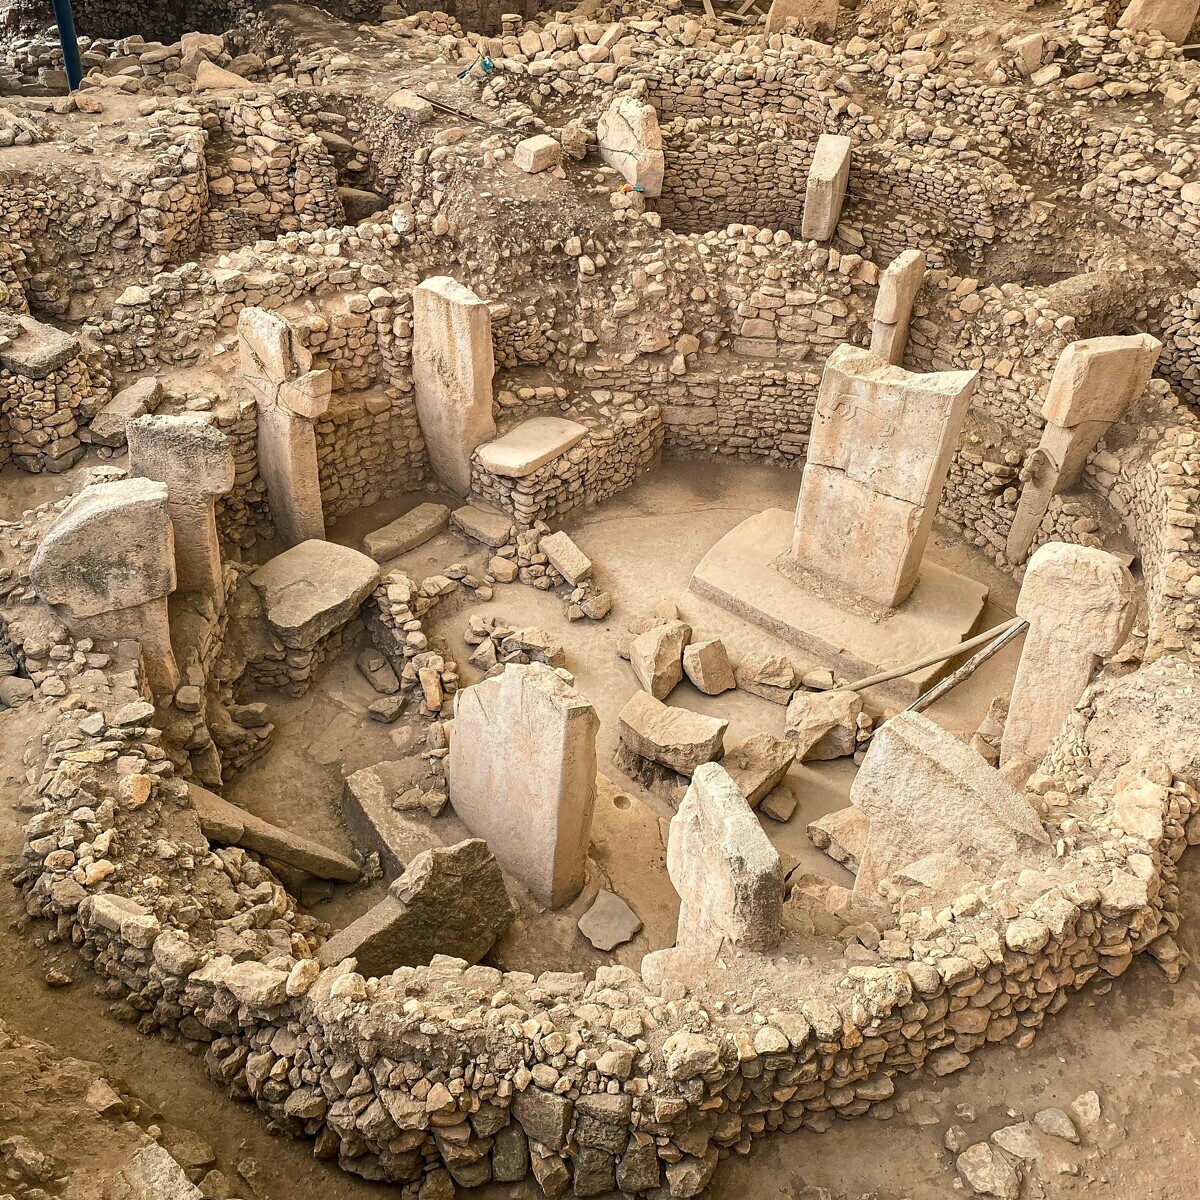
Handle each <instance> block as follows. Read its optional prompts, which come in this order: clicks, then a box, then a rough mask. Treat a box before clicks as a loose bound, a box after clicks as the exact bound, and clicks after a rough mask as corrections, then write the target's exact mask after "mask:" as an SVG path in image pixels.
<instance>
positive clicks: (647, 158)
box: [596, 95, 666, 197]
mask: <svg viewBox="0 0 1200 1200" xmlns="http://www.w3.org/2000/svg"><path fill="white" fill-rule="evenodd" d="M596 137H597V139H598V141H599V143H600V157H601V158H602V159H604V161H605V162H606V163H608V165H609V166H610V167H614V168H615V169H616V170H618V171H620V173H621V174H622V175H623V176H624V177H625V179H626V181H627V182H629V183H631V184H634V185H636V186H638V187H640V188H641V189H642V192H643V194H644V195H646V196H649V197H654V196H660V195H662V185H663V172H664V170H665V166H666V159H665V158H664V156H663V140H662V131H661V130H660V129H659V126H658V113H656V112H655V111H654V109H653V107H651V105H649V104H647V103H646V101H645V100H641V99H639V98H638V97H637V96H631V95H623V96H619V97H618V98H617V99H616V100H614V101H613V102H612V104H611V105H610V106H609V107H608V109H607V111H605V112H604V113H603V114H602V115H601V117H600V121H599V123H598V124H597V126H596Z"/></svg>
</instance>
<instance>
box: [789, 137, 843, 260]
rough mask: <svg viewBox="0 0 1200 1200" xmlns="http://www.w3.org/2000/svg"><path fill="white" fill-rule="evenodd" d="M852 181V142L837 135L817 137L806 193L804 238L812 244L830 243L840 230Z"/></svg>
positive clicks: (803, 225) (802, 233)
mask: <svg viewBox="0 0 1200 1200" xmlns="http://www.w3.org/2000/svg"><path fill="white" fill-rule="evenodd" d="M849 181H850V139H849V138H848V137H842V136H841V134H837V133H823V134H821V136H820V137H819V138H817V145H816V148H815V149H814V150H813V157H812V165H811V166H810V167H809V169H808V186H807V187H806V188H805V190H804V219H803V222H802V224H801V229H800V232H801V235H802V236H803V237H805V238H807V239H808V240H810V241H817V242H827V241H829V239H830V238H831V237H833V235H834V232H835V231H836V230H837V225H838V221H839V220H840V218H841V215H842V203H843V201H844V200H845V199H846V184H847V183H849Z"/></svg>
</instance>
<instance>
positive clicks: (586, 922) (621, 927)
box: [578, 889, 642, 950]
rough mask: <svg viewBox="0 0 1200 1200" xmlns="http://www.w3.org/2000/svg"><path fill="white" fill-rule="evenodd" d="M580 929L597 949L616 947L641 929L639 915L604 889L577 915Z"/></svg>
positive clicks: (612, 948) (618, 897) (613, 948)
mask: <svg viewBox="0 0 1200 1200" xmlns="http://www.w3.org/2000/svg"><path fill="white" fill-rule="evenodd" d="M578 926H579V932H580V933H582V934H583V936H584V937H585V938H587V940H588V941H589V942H591V943H592V945H593V946H595V947H596V949H597V950H615V949H616V948H617V947H618V946H620V945H623V944H624V943H625V942H628V941H631V940H632V939H633V938H634V936H635V935H636V934H637V933H638V931H639V930H640V929H641V928H642V922H641V918H640V917H639V916H638V915H637V913H635V912H634V911H633V909H632V908H630V907H629V905H628V904H626V903H625V901H624V900H622V899H621V897H620V896H617V895H614V894H613V893H612V892H609V891H604V890H603V889H602V890H601V891H599V892H597V893H596V899H595V900H593V901H592V906H591V908H589V909H588V910H587V912H585V913H584V914H583V916H582V917H580V918H579V922H578Z"/></svg>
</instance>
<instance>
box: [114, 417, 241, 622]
mask: <svg viewBox="0 0 1200 1200" xmlns="http://www.w3.org/2000/svg"><path fill="white" fill-rule="evenodd" d="M125 432H126V438H127V440H128V443H129V474H130V475H131V476H133V477H135V478H143V479H156V480H158V481H159V482H160V483H165V484H166V485H167V513H168V515H169V516H170V518H171V527H172V530H173V531H174V536H175V568H176V571H177V573H178V576H179V590H180V591H183V592H199V593H201V594H202V595H205V596H207V597H209V599H211V600H212V601H213V602H214V603H217V602H219V601H220V600H221V598H222V597H223V596H224V591H225V583H224V575H223V572H222V568H221V545H220V541H219V539H218V537H217V520H216V500H217V497H218V496H221V495H224V494H225V493H226V492H228V491H229V490H230V489H231V488H232V487H233V474H234V465H233V448H232V446H231V445H230V442H229V439H228V438H227V437H226V436H225V434H223V433H222V432H221V431H220V430H219V429H218V428H217V427H216V426H215V425H214V424H213V423H212V421H211V420H210V419H209V418H208V417H204V416H201V415H200V414H198V413H181V414H179V415H177V416H146V417H138V418H136V419H135V420H132V421H129V422H128V423H127V424H126V426H125Z"/></svg>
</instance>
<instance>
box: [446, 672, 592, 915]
mask: <svg viewBox="0 0 1200 1200" xmlns="http://www.w3.org/2000/svg"><path fill="white" fill-rule="evenodd" d="M454 717H455V720H454V737H453V738H452V739H451V742H450V802H451V804H453V806H454V811H455V812H456V813H457V814H458V816H459V817H460V818H461V819H462V821H463V822H464V823H465V824H466V826H467V828H468V829H470V830H471V832H472V833H474V834H476V835H477V836H479V837H482V838H486V839H487V843H488V845H489V846H490V847H491V848H492V851H493V853H495V855H496V857H497V858H498V859H499V860H500V863H501V865H502V866H503V867H504V869H505V870H506V871H508V873H509V874H510V875H513V876H515V877H516V878H517V879H518V880H520V881H521V883H523V884H524V885H525V886H526V887H527V888H529V890H530V891H531V892H532V893H533V894H534V895H535V896H536V897H538V899H539V900H541V902H542V903H543V904H548V905H550V906H551V907H552V908H558V907H560V906H561V905H563V904H568V903H570V901H571V900H573V899H574V898H575V897H576V896H577V895H578V894H579V890H580V888H582V886H583V882H584V862H585V859H586V857H587V849H588V842H589V838H590V834H591V828H592V810H593V807H594V805H595V799H596V732H597V730H598V729H599V726H600V719H599V717H597V715H596V710H595V709H594V708H593V707H592V706H591V704H590V703H589V702H588V701H587V700H586V699H585V698H584V697H583V696H581V695H580V694H579V693H578V692H577V691H576V690H575V689H574V688H572V687H570V686H569V685H568V684H567V683H566V682H564V680H563V678H562V677H561V676H560V675H559V674H558V673H557V672H556V671H554V670H553V669H551V668H550V667H548V666H546V665H545V664H543V663H528V664H524V665H509V666H508V667H506V668H505V670H504V672H503V673H502V674H500V675H497V676H493V677H492V678H491V679H485V680H484V681H483V682H482V683H477V684H475V685H474V686H473V687H469V688H466V689H464V690H462V691H459V692H458V693H457V694H456V695H455V698H454Z"/></svg>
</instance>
